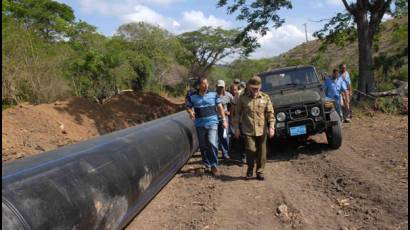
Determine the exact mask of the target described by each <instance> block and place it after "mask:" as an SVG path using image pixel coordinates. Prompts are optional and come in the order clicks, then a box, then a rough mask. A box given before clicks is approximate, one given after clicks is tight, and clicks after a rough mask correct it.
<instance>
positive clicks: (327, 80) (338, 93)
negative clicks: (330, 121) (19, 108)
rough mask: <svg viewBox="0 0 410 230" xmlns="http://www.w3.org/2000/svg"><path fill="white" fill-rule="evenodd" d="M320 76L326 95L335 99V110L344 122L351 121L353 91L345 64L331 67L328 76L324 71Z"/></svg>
mask: <svg viewBox="0 0 410 230" xmlns="http://www.w3.org/2000/svg"><path fill="white" fill-rule="evenodd" d="M322 77H323V88H324V90H325V94H326V97H329V98H332V99H334V100H335V101H336V111H337V112H338V114H339V116H340V119H341V120H342V121H344V122H351V119H352V110H351V106H350V101H351V99H352V95H353V91H352V82H351V80H350V75H349V72H348V71H347V69H346V64H342V65H340V68H339V69H333V71H332V74H331V75H330V76H329V75H327V74H326V73H324V74H323V75H322Z"/></svg>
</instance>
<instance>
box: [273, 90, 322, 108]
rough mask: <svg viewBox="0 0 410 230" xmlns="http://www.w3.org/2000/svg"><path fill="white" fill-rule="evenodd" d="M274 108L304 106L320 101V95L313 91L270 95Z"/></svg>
mask: <svg viewBox="0 0 410 230" xmlns="http://www.w3.org/2000/svg"><path fill="white" fill-rule="evenodd" d="M271 99H272V104H273V106H274V107H282V106H286V105H292V104H301V103H303V104H305V103H313V102H318V101H320V94H319V93H318V92H317V91H314V90H301V91H285V92H283V94H282V93H277V94H273V95H271Z"/></svg>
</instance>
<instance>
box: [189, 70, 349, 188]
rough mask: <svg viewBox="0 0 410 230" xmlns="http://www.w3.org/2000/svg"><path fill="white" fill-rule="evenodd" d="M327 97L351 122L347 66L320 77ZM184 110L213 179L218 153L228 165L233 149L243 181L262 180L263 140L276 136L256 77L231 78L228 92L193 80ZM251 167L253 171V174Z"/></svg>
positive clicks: (270, 111) (266, 97)
mask: <svg viewBox="0 0 410 230" xmlns="http://www.w3.org/2000/svg"><path fill="white" fill-rule="evenodd" d="M323 80H324V82H323V88H324V91H325V94H326V96H327V97H329V98H332V99H334V100H335V101H336V110H337V112H338V114H339V115H340V118H341V120H342V121H345V122H350V121H351V120H350V119H351V117H352V112H351V107H350V100H351V97H352V84H351V80H350V75H349V73H348V72H347V70H346V64H343V65H341V66H340V69H334V70H333V71H332V75H330V76H327V74H324V75H323ZM186 108H187V112H188V114H189V116H190V118H191V119H192V120H193V121H194V124H195V127H196V130H197V135H198V140H199V148H200V151H201V155H202V160H203V162H204V164H205V167H206V168H207V169H208V170H210V172H211V173H212V174H213V175H218V174H219V172H218V164H219V162H218V150H219V148H220V149H221V152H222V158H223V159H226V160H229V159H230V156H231V153H232V152H233V150H235V152H236V153H237V154H239V155H240V159H241V163H244V162H245V159H246V164H247V166H248V169H247V173H246V177H247V178H252V177H253V175H254V171H256V178H257V179H259V180H264V178H265V177H264V173H263V172H264V168H265V163H266V154H267V153H266V151H267V150H266V141H267V138H268V137H269V138H272V137H273V136H274V134H275V114H274V109H273V106H272V102H271V99H270V97H269V95H267V94H265V93H263V92H261V78H260V77H259V76H253V77H252V78H251V79H250V80H249V81H248V82H247V83H245V82H243V81H240V80H239V79H235V80H234V81H233V83H232V85H230V86H229V87H227V86H226V84H225V81H223V80H218V81H217V84H216V91H215V92H214V91H209V83H208V80H207V78H205V77H202V78H199V79H198V80H197V81H196V84H194V85H193V88H192V89H191V90H190V91H189V92H188V94H187V96H186ZM255 165H256V170H254V169H255Z"/></svg>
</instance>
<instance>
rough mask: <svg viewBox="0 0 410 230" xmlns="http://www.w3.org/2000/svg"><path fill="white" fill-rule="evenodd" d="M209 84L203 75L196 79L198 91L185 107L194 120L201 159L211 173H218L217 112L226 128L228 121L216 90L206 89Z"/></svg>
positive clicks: (190, 97) (191, 96)
mask: <svg viewBox="0 0 410 230" xmlns="http://www.w3.org/2000/svg"><path fill="white" fill-rule="evenodd" d="M208 88H209V84H208V80H207V79H206V78H205V77H201V78H200V79H199V80H198V91H197V92H196V93H194V94H192V95H190V96H189V97H188V98H187V102H186V108H187V112H188V114H189V116H190V118H191V119H192V120H193V121H194V123H195V127H196V131H197V134H198V141H199V149H200V151H201V155H202V161H203V163H204V164H205V167H206V168H207V169H210V170H211V173H212V174H213V175H214V176H216V175H218V174H219V173H218V169H217V167H218V124H219V119H218V114H219V118H220V119H221V120H222V126H223V127H224V128H225V129H226V128H227V127H228V123H227V121H226V120H225V113H224V109H223V106H222V103H221V99H220V98H219V97H218V94H217V93H216V92H210V91H208Z"/></svg>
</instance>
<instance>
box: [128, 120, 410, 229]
mask: <svg viewBox="0 0 410 230" xmlns="http://www.w3.org/2000/svg"><path fill="white" fill-rule="evenodd" d="M343 136H344V143H343V146H342V147H341V148H340V149H339V150H337V151H330V150H329V149H328V148H327V147H326V144H325V143H326V141H325V137H324V136H323V135H318V136H315V137H313V138H312V140H311V141H310V142H308V143H306V144H303V145H287V146H286V147H284V145H276V146H275V152H274V154H271V155H270V156H269V163H268V164H267V167H266V172H267V180H266V181H264V182H259V181H256V180H246V179H245V178H244V177H245V174H246V167H241V166H239V165H237V164H225V165H223V166H222V167H221V170H222V175H221V176H220V177H219V178H213V177H211V176H209V175H207V174H203V173H200V172H199V171H198V170H197V169H198V168H199V167H200V162H201V161H200V160H201V158H200V156H199V154H196V155H195V156H194V157H193V158H192V159H191V160H190V161H189V162H188V164H187V165H186V166H184V168H183V169H182V170H181V171H180V172H179V173H178V174H177V175H176V177H175V178H174V179H173V180H172V181H171V182H170V183H169V184H168V185H167V186H166V187H165V188H164V189H163V190H162V191H161V192H160V193H159V195H158V196H157V197H155V198H154V200H153V201H152V202H151V203H150V204H149V205H148V206H147V207H146V208H145V209H144V210H143V211H142V212H141V213H140V215H139V216H137V217H136V218H135V219H134V220H133V222H131V223H130V225H129V226H128V227H127V229H130V230H131V229H132V230H133V229H408V227H407V223H408V220H407V219H408V208H407V206H408V193H407V192H408V154H407V152H408V140H407V138H408V118H407V117H391V116H386V115H383V114H376V115H375V116H374V117H373V118H361V119H358V118H356V119H355V120H354V122H353V123H351V124H345V125H344V127H343ZM281 146H282V147H281Z"/></svg>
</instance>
